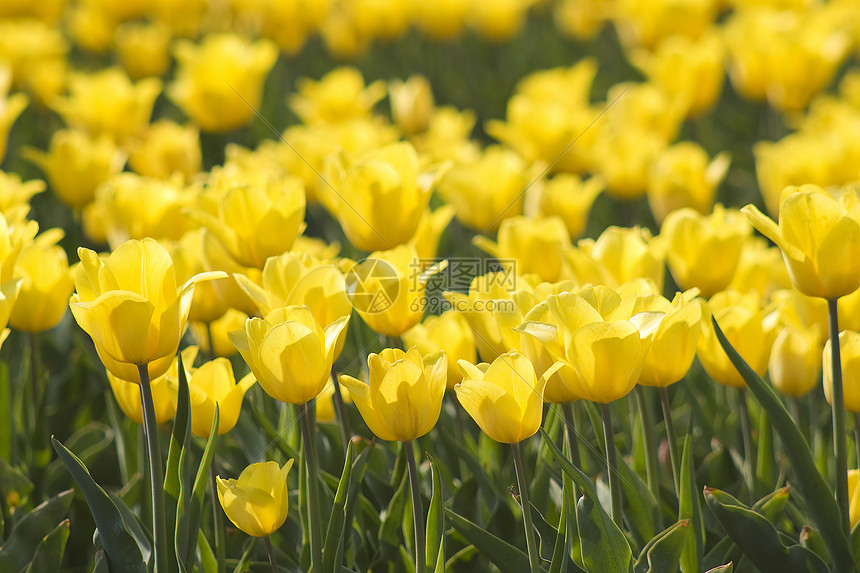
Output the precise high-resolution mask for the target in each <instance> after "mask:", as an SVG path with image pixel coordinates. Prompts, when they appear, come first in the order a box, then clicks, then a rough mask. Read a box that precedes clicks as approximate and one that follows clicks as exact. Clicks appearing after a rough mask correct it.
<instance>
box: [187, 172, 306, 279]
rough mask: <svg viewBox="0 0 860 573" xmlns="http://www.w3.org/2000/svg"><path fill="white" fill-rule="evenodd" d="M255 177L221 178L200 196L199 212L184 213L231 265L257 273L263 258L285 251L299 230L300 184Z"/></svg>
mask: <svg viewBox="0 0 860 573" xmlns="http://www.w3.org/2000/svg"><path fill="white" fill-rule="evenodd" d="M260 179H261V180H259V181H257V180H254V179H248V178H246V177H245V175H244V174H242V175H239V176H238V177H236V179H235V180H234V179H233V178H231V176H230V175H226V176H224V179H222V180H220V181H218V182H217V183H215V188H214V189H212V190H211V191H209V192H207V193H204V194H203V195H202V196H201V197H200V208H199V209H196V210H192V211H190V212H189V215H190V216H191V218H192V219H194V220H196V221H198V222H199V223H200V224H201V225H203V226H205V227H206V229H207V230H208V231H209V233H211V234H212V236H214V237H215V238H217V239H218V241H219V242H220V243H221V244H222V245H223V246H224V248H225V249H226V250H227V252H228V253H229V254H230V256H231V257H233V259H235V261H236V262H237V263H239V264H240V265H243V266H246V267H254V268H257V269H262V268H263V265H264V264H265V263H266V259H268V258H269V257H273V256H277V255H280V254H281V253H284V252H286V251H289V250H290V247H292V246H293V243H294V242H295V240H296V237H297V236H298V235H299V234H301V232H302V231H303V230H304V228H305V224H304V216H305V194H304V189H303V187H302V183H301V181H300V180H299V179H298V178H295V177H289V176H288V177H284V178H277V177H274V176H272V177H271V178H268V180H266V179H267V178H266V176H265V175H263V176H261V177H260ZM234 185H235V186H234Z"/></svg>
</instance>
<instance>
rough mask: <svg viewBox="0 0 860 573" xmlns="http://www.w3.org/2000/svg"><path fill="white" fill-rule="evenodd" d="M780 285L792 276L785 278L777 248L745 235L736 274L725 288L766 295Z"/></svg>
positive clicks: (785, 285) (786, 284)
mask: <svg viewBox="0 0 860 573" xmlns="http://www.w3.org/2000/svg"><path fill="white" fill-rule="evenodd" d="M782 289H791V279H790V278H788V271H786V270H785V263H784V262H782V253H781V252H780V250H779V248H778V247H774V246H772V245H771V243H770V241H768V240H767V239H765V238H763V237H748V238H747V240H746V241H745V242H744V246H743V249H741V257H740V259H739V260H738V266H737V268H736V269H735V276H734V277H732V281H731V282H730V283H729V286H728V290H736V291H738V292H747V291H750V290H754V291H756V292H757V293H758V294H759V296H761V297H762V299H768V298H770V296H771V295H772V294H774V293H775V292H776V291H778V290H782ZM792 290H794V289H792ZM795 292H797V291H795ZM797 294H798V296H803V295H801V294H800V293H797ZM823 302H824V301H822V303H823ZM825 313H826V311H825Z"/></svg>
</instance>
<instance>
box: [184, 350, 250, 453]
mask: <svg viewBox="0 0 860 573" xmlns="http://www.w3.org/2000/svg"><path fill="white" fill-rule="evenodd" d="M189 366H190V364H189ZM189 370H190V374H191V375H190V377H189V378H188V390H189V397H190V400H191V433H192V434H194V435H195V436H199V437H201V438H206V437H208V436H209V432H210V430H211V429H212V421H213V420H214V418H215V405H216V404H217V405H218V435H219V436H220V435H222V434H226V433H227V432H229V431H230V430H232V429H233V427H234V426H235V425H236V422H238V421H239V411H240V410H241V409H242V399H243V398H244V397H245V392H247V391H248V389H250V388H251V386H253V385H254V383H255V382H256V380H255V379H254V375H253V374H247V375H246V376H245V377H244V378H242V379H241V380H239V381H238V382H237V381H236V378H235V377H234V375H233V366H232V365H231V364H230V361H229V360H227V359H226V358H216V359H215V360H211V361H209V362H206V363H204V364H203V365H201V366H200V367H199V368H189Z"/></svg>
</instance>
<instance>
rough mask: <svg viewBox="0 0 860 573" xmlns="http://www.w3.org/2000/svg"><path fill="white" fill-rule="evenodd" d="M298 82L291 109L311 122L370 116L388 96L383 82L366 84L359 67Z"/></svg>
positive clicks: (307, 121)
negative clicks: (376, 106) (380, 101)
mask: <svg viewBox="0 0 860 573" xmlns="http://www.w3.org/2000/svg"><path fill="white" fill-rule="evenodd" d="M296 85H297V88H298V92H297V93H295V94H293V95H291V96H290V98H289V104H290V108H291V109H292V110H293V111H294V112H295V114H296V115H297V116H299V119H301V120H302V122H303V123H306V124H309V125H318V124H324V123H340V122H342V121H344V120H347V119H353V118H357V117H368V116H370V115H371V113H372V111H373V106H375V105H376V103H377V102H378V101H379V100H381V99H382V98H383V97H385V84H384V83H383V82H373V83H372V84H370V85H367V86H366V85H365V83H364V78H363V77H362V75H361V72H359V71H358V70H357V69H355V68H346V67H344V68H336V69H334V70H332V71H330V72H329V73H327V74H326V75H325V76H323V77H322V78H321V79H320V80H319V81H315V80H312V79H309V78H299V80H298V81H297V82H296ZM335 187H337V186H335Z"/></svg>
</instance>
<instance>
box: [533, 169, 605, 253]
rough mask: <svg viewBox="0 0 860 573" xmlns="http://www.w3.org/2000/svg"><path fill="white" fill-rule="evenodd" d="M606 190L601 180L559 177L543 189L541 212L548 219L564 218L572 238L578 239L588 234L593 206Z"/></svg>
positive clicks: (571, 175) (567, 174) (597, 178)
mask: <svg viewBox="0 0 860 573" xmlns="http://www.w3.org/2000/svg"><path fill="white" fill-rule="evenodd" d="M539 184H540V183H539ZM605 186H606V185H605V183H604V181H603V180H602V179H601V178H599V177H590V178H589V179H582V178H580V177H579V176H578V175H573V174H571V173H559V174H558V175H556V176H555V177H553V178H552V179H548V180H547V181H544V182H543V183H542V185H541V186H540V187H539V190H540V205H539V207H538V210H539V211H540V213H541V214H542V215H545V216H550V215H555V216H558V217H561V218H562V220H563V221H564V224H565V225H566V226H567V232H568V234H569V235H570V238H571V239H578V238H580V237H581V236H582V235H584V234H585V225H586V223H587V222H588V214H589V213H590V212H591V206H592V205H593V204H594V200H595V199H597V196H598V195H600V193H601V192H602V191H603V188H604V187H605Z"/></svg>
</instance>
